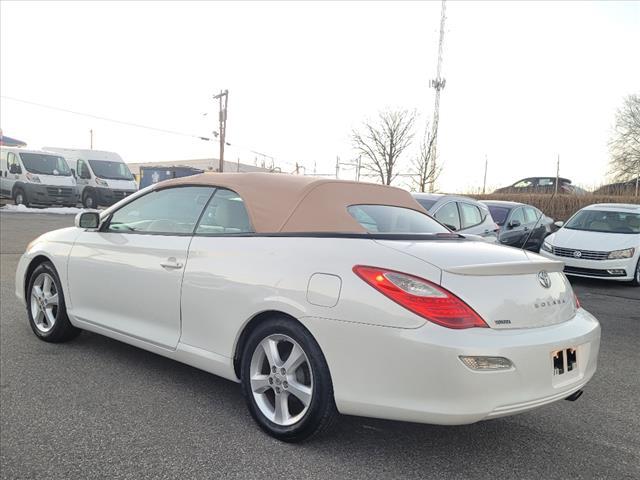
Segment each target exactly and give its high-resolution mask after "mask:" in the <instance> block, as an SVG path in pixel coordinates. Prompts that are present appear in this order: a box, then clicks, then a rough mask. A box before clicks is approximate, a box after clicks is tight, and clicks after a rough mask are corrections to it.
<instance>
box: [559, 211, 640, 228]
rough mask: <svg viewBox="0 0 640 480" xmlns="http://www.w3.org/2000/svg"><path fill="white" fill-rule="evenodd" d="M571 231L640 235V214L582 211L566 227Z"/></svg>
mask: <svg viewBox="0 0 640 480" xmlns="http://www.w3.org/2000/svg"><path fill="white" fill-rule="evenodd" d="M565 228H568V229H570V230H584V231H587V232H607V233H640V214H639V213H628V212H610V211H600V210H581V211H579V212H578V213H576V214H575V215H574V216H573V217H572V218H571V219H570V220H569V221H568V222H567V224H566V225H565Z"/></svg>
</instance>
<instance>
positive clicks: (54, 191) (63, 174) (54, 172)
mask: <svg viewBox="0 0 640 480" xmlns="http://www.w3.org/2000/svg"><path fill="white" fill-rule="evenodd" d="M0 195H2V196H3V197H8V198H12V199H13V201H14V202H15V203H16V205H25V206H30V205H62V206H65V207H75V206H76V204H77V203H78V199H79V194H78V187H77V185H76V180H75V178H74V177H73V173H72V172H71V169H70V168H69V165H68V163H67V162H66V160H65V158H64V157H63V156H62V155H60V154H57V153H52V152H43V151H40V150H27V149H25V148H19V147H0Z"/></svg>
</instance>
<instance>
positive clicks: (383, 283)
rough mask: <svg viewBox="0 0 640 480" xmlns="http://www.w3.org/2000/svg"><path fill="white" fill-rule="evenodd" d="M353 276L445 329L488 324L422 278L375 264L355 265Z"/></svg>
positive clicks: (442, 289)
mask: <svg viewBox="0 0 640 480" xmlns="http://www.w3.org/2000/svg"><path fill="white" fill-rule="evenodd" d="M353 271H354V273H355V274H356V275H358V276H359V277H360V278H362V279H363V280H364V281H365V282H367V283H368V284H369V285H371V286H372V287H373V288H375V289H376V290H378V291H379V292H380V293H382V294H383V295H385V296H387V297H389V298H390V299H391V300H393V301H394V302H396V303H397V304H399V305H401V306H403V307H404V308H406V309H407V310H410V311H411V312H413V313H415V314H416V315H420V316H421V317H423V318H426V319H427V320H429V321H430V322H433V323H437V324H438V325H442V326H443V327H447V328H472V327H488V325H487V324H486V322H485V321H484V320H483V319H482V318H481V317H480V315H478V314H477V313H476V312H475V311H473V309H472V308H471V307H469V305H467V304H466V303H464V302H463V301H462V300H460V299H459V298H458V297H456V296H455V295H454V294H452V293H451V292H449V291H447V290H445V289H444V288H442V287H440V286H438V285H436V284H434V283H432V282H430V281H428V280H425V279H423V278H419V277H414V276H413V275H408V274H406V273H401V272H396V271H393V270H387V269H384V268H378V267H368V266H364V265H356V266H355V267H353Z"/></svg>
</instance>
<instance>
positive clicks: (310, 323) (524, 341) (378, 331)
mask: <svg viewBox="0 0 640 480" xmlns="http://www.w3.org/2000/svg"><path fill="white" fill-rule="evenodd" d="M301 321H302V322H303V323H304V324H305V326H307V328H308V329H309V330H310V331H311V332H312V334H313V335H314V336H315V338H316V339H317V340H318V342H319V343H320V346H321V348H322V350H323V352H324V353H325V357H326V359H327V362H328V364H329V368H330V371H331V376H332V380H333V386H334V393H335V399H336V405H337V407H338V410H339V411H340V412H342V413H345V414H351V415H362V416H368V417H378V418H386V419H391V420H405V421H412V422H421V423H433V424H443V425H457V424H466V423H473V422H477V421H480V420H484V419H488V418H496V417H501V416H506V415H512V414H514V413H519V412H523V411H527V410H531V409H533V408H537V407H539V406H542V405H545V404H548V403H551V402H554V401H557V400H560V399H563V398H566V397H567V396H569V395H571V394H572V393H574V392H575V391H577V390H579V389H580V388H582V387H583V386H584V385H585V384H586V383H587V382H588V381H589V380H590V379H591V377H592V376H593V374H594V372H595V371H596V367H597V358H598V351H599V347H600V326H599V324H598V321H597V320H596V319H595V318H594V317H593V316H591V315H590V314H589V313H588V312H586V311H585V310H583V309H580V310H578V312H577V314H576V316H575V317H574V318H573V319H572V320H570V321H568V322H564V323H561V324H557V325H552V326H548V327H542V328H530V329H512V330H495V329H489V328H472V329H467V330H450V329H446V328H443V327H440V326H437V325H434V324H431V323H427V324H425V325H424V326H423V327H420V328H417V329H397V328H385V327H373V326H368V325H363V324H358V323H351V322H340V321H333V320H327V319H319V318H309V317H308V318H304V319H301ZM566 348H577V351H578V365H577V368H576V369H574V371H572V372H567V373H565V374H563V375H554V372H553V360H552V352H554V351H556V350H561V349H566ZM460 355H482V356H500V357H506V358H508V359H509V360H511V362H512V363H513V368H511V369H509V370H505V371H485V372H480V371H473V370H471V369H469V368H467V367H466V366H465V365H464V364H463V363H462V362H461V361H460V359H459V356H460Z"/></svg>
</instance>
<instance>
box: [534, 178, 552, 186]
mask: <svg viewBox="0 0 640 480" xmlns="http://www.w3.org/2000/svg"><path fill="white" fill-rule="evenodd" d="M555 184H556V179H555V178H539V179H538V186H540V187H550V186H552V185H555Z"/></svg>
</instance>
